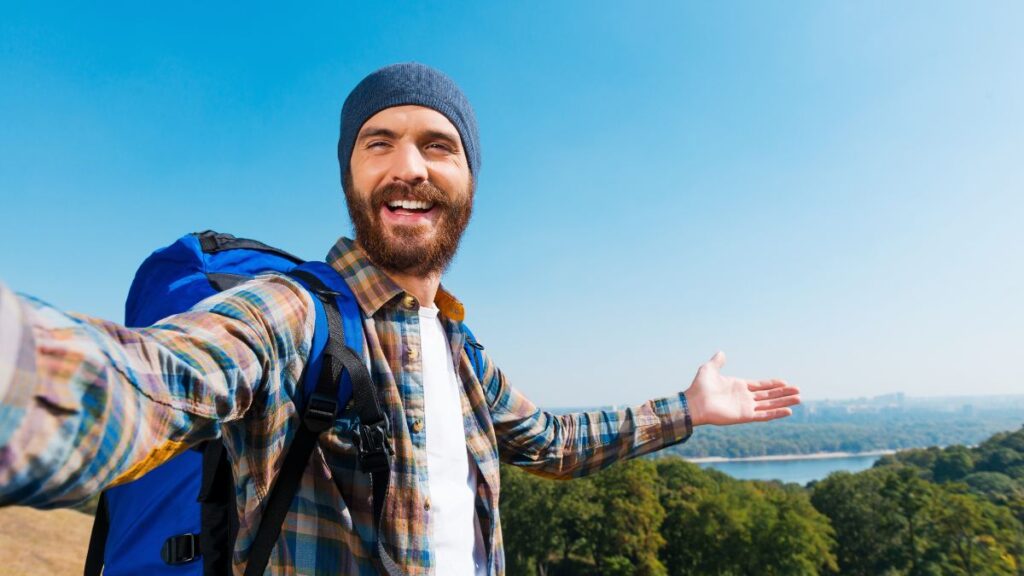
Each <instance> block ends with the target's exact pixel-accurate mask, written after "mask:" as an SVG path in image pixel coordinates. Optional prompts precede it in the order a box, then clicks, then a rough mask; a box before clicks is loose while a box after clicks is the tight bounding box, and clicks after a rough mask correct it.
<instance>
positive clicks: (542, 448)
mask: <svg viewBox="0 0 1024 576" xmlns="http://www.w3.org/2000/svg"><path fill="white" fill-rule="evenodd" d="M485 362H486V369H485V374H484V381H483V382H482V384H483V386H484V391H485V393H486V395H487V399H488V402H490V406H491V417H492V421H493V422H494V429H495V434H496V436H497V438H498V442H499V449H500V451H501V458H502V460H503V461H504V462H508V463H510V464H515V465H517V466H521V467H523V468H525V469H527V470H529V471H531V472H533V473H535V474H538V475H541V476H549V477H553V478H569V477H576V476H584V475H586V474H590V473H592V472H596V471H598V470H600V469H602V468H605V467H607V466H608V465H610V464H612V463H613V462H615V461H617V460H620V459H627V458H634V457H636V456H641V455H643V454H648V453H650V452H654V451H656V450H660V449H662V448H665V447H667V446H671V445H673V444H678V443H680V442H683V441H685V440H686V439H688V438H689V437H690V435H691V434H692V433H693V427H694V426H698V425H701V424H718V425H726V424H739V423H744V422H754V421H767V420H774V419H776V418H782V417H785V416H788V415H790V414H791V413H792V412H791V410H790V409H789V406H793V405H794V404H797V403H799V401H800V399H799V395H798V394H799V390H797V389H796V388H795V387H792V386H788V385H787V384H786V383H785V382H783V381H781V380H760V381H752V380H743V379H740V378H731V377H726V376H723V375H722V374H721V372H720V369H721V368H722V366H724V364H725V355H724V354H722V353H721V352H719V353H718V354H716V355H715V356H714V357H713V358H712V359H711V360H710V361H709V362H708V363H706V364H704V365H702V366H701V367H700V369H699V370H698V371H697V376H696V377H695V378H694V380H693V383H692V384H691V386H690V388H688V389H687V390H686V392H681V393H679V394H676V395H674V396H668V397H666V398H659V399H655V400H649V401H647V402H645V403H643V404H640V405H639V406H634V407H631V408H626V409H624V410H618V411H609V410H606V411H595V412H577V413H572V414H561V415H556V414H552V413H550V412H546V411H543V410H540V409H539V408H538V407H537V406H536V405H534V404H533V403H532V402H530V400H529V399H527V398H526V397H525V396H523V395H522V393H520V392H519V391H517V390H516V389H515V388H513V387H512V386H511V385H510V384H509V383H508V381H507V379H506V377H505V375H504V374H502V373H501V371H500V370H498V369H497V367H495V366H494V364H493V363H492V362H491V360H490V359H489V358H485Z"/></svg>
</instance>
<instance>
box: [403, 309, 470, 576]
mask: <svg viewBox="0 0 1024 576" xmlns="http://www.w3.org/2000/svg"><path fill="white" fill-rule="evenodd" d="M437 315H438V310H437V308H424V307H422V306H421V307H420V309H419V316H420V337H421V342H422V350H421V355H420V356H421V358H422V359H423V396H424V399H423V402H424V417H425V418H424V423H423V425H424V430H425V431H426V435H427V477H428V490H429V493H430V511H429V512H428V518H429V522H430V542H431V548H432V549H433V552H434V558H435V559H436V566H437V570H436V573H437V574H444V575H446V576H447V575H449V574H451V575H464V576H481V575H483V574H486V572H487V558H486V556H485V552H484V544H483V535H482V533H481V530H480V524H479V522H478V520H477V517H476V506H475V503H476V484H477V471H476V465H475V464H474V463H473V462H472V460H471V458H472V456H471V455H470V453H469V449H468V448H466V428H465V426H464V424H463V422H462V417H463V416H462V397H461V395H460V394H459V386H460V385H461V384H460V382H459V378H458V376H457V375H456V374H455V365H454V363H453V362H452V351H451V347H450V346H449V343H448V337H447V335H446V334H445V332H444V327H442V326H441V320H440V319H439V318H438V316H437Z"/></svg>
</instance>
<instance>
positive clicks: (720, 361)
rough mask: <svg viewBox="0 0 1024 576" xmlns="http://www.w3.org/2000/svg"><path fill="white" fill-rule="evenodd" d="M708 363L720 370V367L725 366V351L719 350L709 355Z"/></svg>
mask: <svg viewBox="0 0 1024 576" xmlns="http://www.w3.org/2000/svg"><path fill="white" fill-rule="evenodd" d="M708 364H711V365H712V366H714V367H715V369H716V370H721V369H722V367H724V366H725V352H722V351H721V350H719V351H718V352H715V355H714V356H712V357H711V360H709V361H708Z"/></svg>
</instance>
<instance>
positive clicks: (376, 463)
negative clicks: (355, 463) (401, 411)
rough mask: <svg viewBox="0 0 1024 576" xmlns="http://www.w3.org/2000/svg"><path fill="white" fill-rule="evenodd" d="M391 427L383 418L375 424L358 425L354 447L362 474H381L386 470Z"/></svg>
mask: <svg viewBox="0 0 1024 576" xmlns="http://www.w3.org/2000/svg"><path fill="white" fill-rule="evenodd" d="M390 439H391V425H390V423H389V422H388V417H387V416H384V417H383V418H382V419H381V421H380V422H377V423H375V424H360V425H359V427H358V428H356V434H355V438H354V441H355V445H356V449H357V451H358V457H359V469H360V470H362V471H363V472H381V471H384V470H387V469H388V456H390V455H392V454H393V452H392V449H391V441H390Z"/></svg>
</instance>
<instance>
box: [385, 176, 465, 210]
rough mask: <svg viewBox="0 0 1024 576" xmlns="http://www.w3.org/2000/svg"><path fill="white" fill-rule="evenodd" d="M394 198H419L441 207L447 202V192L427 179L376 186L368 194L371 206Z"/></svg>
mask: <svg viewBox="0 0 1024 576" xmlns="http://www.w3.org/2000/svg"><path fill="white" fill-rule="evenodd" d="M395 200H419V201H421V202H431V203H433V204H435V205H438V206H442V207H444V206H447V205H448V204H449V201H448V193H447V192H445V191H444V190H442V189H440V188H438V187H437V186H435V185H434V184H433V183H431V182H429V181H427V180H424V181H423V182H420V183H419V184H417V185H415V186H410V185H409V184H408V183H406V182H392V183H390V184H385V185H384V186H381V187H379V188H377V189H376V190H374V191H373V194H371V195H370V202H371V205H373V206H383V205H384V204H386V203H388V202H392V201H395Z"/></svg>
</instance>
